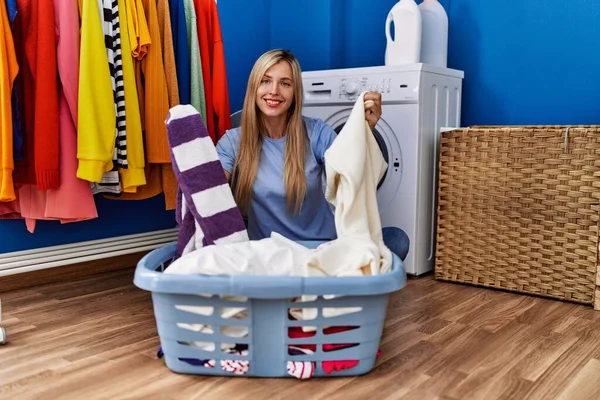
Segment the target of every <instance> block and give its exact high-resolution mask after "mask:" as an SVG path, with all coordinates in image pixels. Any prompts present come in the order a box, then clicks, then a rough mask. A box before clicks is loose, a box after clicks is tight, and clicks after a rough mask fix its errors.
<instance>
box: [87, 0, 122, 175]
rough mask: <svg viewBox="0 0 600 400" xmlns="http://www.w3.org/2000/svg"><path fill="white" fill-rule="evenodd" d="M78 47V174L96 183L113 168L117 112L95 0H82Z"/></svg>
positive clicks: (98, 11)
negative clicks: (79, 43) (79, 49)
mask: <svg viewBox="0 0 600 400" xmlns="http://www.w3.org/2000/svg"><path fill="white" fill-rule="evenodd" d="M80 48H81V51H80V54H81V55H80V60H79V94H78V103H79V119H78V127H77V158H78V159H79V166H78V168H77V177H78V178H80V179H83V180H86V181H89V182H98V183H99V182H101V181H102V175H103V174H104V172H106V171H110V170H111V169H112V168H113V163H112V159H113V153H114V150H115V127H116V115H115V103H114V101H115V100H114V95H113V90H112V81H111V76H110V69H109V67H108V57H107V55H106V47H105V44H104V33H103V31H102V21H101V20H100V10H99V9H98V2H97V0H82V2H81V45H80ZM128 142H129V138H128ZM127 147H128V150H129V143H128V146H127Z"/></svg>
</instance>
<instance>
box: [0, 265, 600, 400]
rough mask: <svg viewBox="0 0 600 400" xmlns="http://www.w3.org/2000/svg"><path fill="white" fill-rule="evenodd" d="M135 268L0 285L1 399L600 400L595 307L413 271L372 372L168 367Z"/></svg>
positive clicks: (599, 326) (394, 304)
mask: <svg viewBox="0 0 600 400" xmlns="http://www.w3.org/2000/svg"><path fill="white" fill-rule="evenodd" d="M132 279H133V270H123V271H114V272H108V273H105V274H101V275H97V276H92V277H88V278H84V279H80V280H75V281H69V282H64V283H52V284H48V285H44V286H38V287H34V288H29V289H23V290H17V291H11V292H6V293H2V294H0V300H1V301H2V310H3V314H4V315H3V317H4V321H3V322H2V325H3V326H4V327H5V328H6V330H7V333H8V339H9V344H8V345H5V346H0V399H36V400H39V399H52V400H55V399H144V400H148V399H227V400H233V399H269V400H276V399H286V400H289V399H311V400H312V399H328V400H329V399H365V398H366V399H371V398H372V399H419V400H422V399H446V400H448V399H454V400H458V399H486V400H488V399H489V400H491V399H540V400H549V399H569V400H578V399H600V379H599V378H600V312H597V311H593V310H592V309H591V308H588V307H586V306H580V305H576V304H570V303H562V302H559V301H555V300H547V299H542V298H537V297H529V296H523V295H517V294H510V293H505V292H500V291H493V290H487V289H482V288H476V287H470V286H464V285H458V284H453V283H446V282H439V281H435V280H434V279H433V278H432V277H431V276H428V277H423V278H419V279H410V280H409V283H408V285H407V287H406V288H404V289H403V290H401V291H400V292H399V293H397V294H395V295H393V296H392V297H391V299H390V302H389V310H388V319H387V323H386V327H385V331H384V336H383V338H382V343H381V351H382V356H381V357H380V358H379V360H378V363H377V365H376V367H375V369H374V370H373V371H372V372H371V373H369V374H368V375H365V376H362V377H353V378H328V379H311V380H307V381H299V380H296V379H293V378H290V379H248V378H209V377H200V376H186V375H178V374H175V373H172V372H171V371H170V370H168V369H167V368H166V366H165V365H164V363H163V361H162V360H157V359H156V355H155V353H156V349H157V346H158V344H159V342H158V337H157V334H156V327H155V322H154V316H153V310H152V303H151V299H150V295H149V294H148V293H147V292H145V291H142V290H140V289H138V288H136V287H135V286H133V284H132Z"/></svg>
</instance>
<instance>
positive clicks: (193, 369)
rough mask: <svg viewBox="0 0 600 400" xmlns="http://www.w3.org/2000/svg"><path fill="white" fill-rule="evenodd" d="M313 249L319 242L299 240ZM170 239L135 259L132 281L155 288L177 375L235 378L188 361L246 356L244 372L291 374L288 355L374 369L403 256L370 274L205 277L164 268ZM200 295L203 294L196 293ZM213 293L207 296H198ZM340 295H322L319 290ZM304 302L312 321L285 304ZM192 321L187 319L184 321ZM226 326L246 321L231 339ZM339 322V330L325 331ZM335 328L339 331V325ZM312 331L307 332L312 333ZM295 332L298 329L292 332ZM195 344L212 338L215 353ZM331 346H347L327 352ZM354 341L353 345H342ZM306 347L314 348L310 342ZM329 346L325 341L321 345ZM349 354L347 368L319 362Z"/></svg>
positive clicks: (318, 369)
mask: <svg viewBox="0 0 600 400" xmlns="http://www.w3.org/2000/svg"><path fill="white" fill-rule="evenodd" d="M299 243H300V244H302V245H304V246H306V247H308V248H315V247H317V246H318V245H319V244H321V243H323V242H299ZM174 255H175V243H172V244H169V245H166V246H164V247H162V248H160V249H156V250H154V251H152V252H150V253H148V254H147V255H146V256H144V258H142V259H141V260H140V262H139V263H138V265H137V268H136V271H135V278H134V284H135V285H136V286H137V287H139V288H141V289H144V290H147V291H150V292H152V302H153V305H154V314H155V318H156V323H157V327H158V334H159V337H160V343H161V346H162V350H163V352H164V356H165V362H166V365H167V367H168V368H169V369H171V370H172V371H174V372H177V373H185V374H200V375H223V376H237V375H234V374H233V373H231V372H227V371H225V370H223V369H221V368H209V367H205V366H198V365H192V364H190V363H189V362H186V361H184V360H185V359H188V360H189V359H193V360H215V361H216V364H217V365H218V363H220V362H221V360H247V361H248V362H249V369H248V371H247V373H246V374H245V376H253V377H290V375H289V374H288V373H287V364H288V361H312V362H313V363H314V364H313V365H314V367H315V372H314V376H352V375H362V374H365V373H367V372H369V371H370V370H371V369H373V366H374V365H375V361H376V357H377V352H378V349H379V342H380V339H381V334H382V331H383V326H384V322H385V317H386V307H387V302H388V295H389V294H390V293H392V292H394V291H397V290H399V289H401V288H402V287H403V286H404V285H405V283H406V274H405V270H404V265H403V264H402V261H400V259H399V258H398V257H397V256H395V255H394V259H393V267H392V270H391V272H390V273H387V274H382V275H377V276H372V277H322V278H321V277H318V278H317V277H315V278H304V277H296V276H256V275H254V276H207V275H175V274H173V275H171V274H164V273H162V271H163V270H164V269H165V268H166V267H167V266H168V264H169V262H171V261H172V260H173V257H174ZM201 294H202V295H201ZM207 294H208V295H212V297H207V296H203V295H207ZM220 295H234V296H241V297H246V298H247V300H246V301H242V302H238V301H227V300H223V299H222V298H221V297H220ZM302 295H318V296H319V297H318V298H317V300H316V301H311V302H297V301H296V302H295V301H293V299H294V298H298V297H300V296H302ZM327 295H339V296H342V297H335V298H332V299H326V298H324V297H323V296H326V297H327ZM190 306H204V307H207V306H208V307H213V310H214V312H213V313H212V315H209V316H207V315H198V314H195V313H192V312H188V311H185V309H186V307H188V310H189V307H190ZM225 307H242V308H246V311H247V318H246V319H242V320H239V319H227V318H222V314H221V311H222V309H223V308H225ZM302 307H309V308H312V309H315V308H316V309H318V310H319V312H318V316H317V318H316V319H313V320H295V319H293V318H292V317H290V314H289V312H288V311H289V309H292V308H302ZM328 307H336V308H337V307H342V308H346V307H353V308H354V310H353V311H356V310H357V309H359V308H360V311H358V312H354V313H351V314H345V315H340V316H336V317H330V318H326V317H323V314H322V310H323V308H328ZM183 324H203V325H210V326H212V327H213V333H212V334H207V333H201V332H197V331H193V330H189V329H185V328H184V327H182V326H185V325H183ZM188 326H189V325H188ZM225 326H244V327H248V331H249V332H248V335H247V336H246V337H243V338H233V337H230V336H226V335H224V334H223V333H222V332H221V329H220V328H222V327H225ZM306 326H311V327H316V332H314V336H312V337H304V338H292V337H290V335H289V333H290V332H291V331H292V330H295V331H296V332H297V331H298V330H299V329H301V328H299V327H306ZM336 327H343V328H342V329H341V330H344V331H343V332H339V333H334V334H330V333H331V332H332V330H333V331H335V328H336ZM339 330H340V329H338V331H339ZM311 334H312V333H311ZM292 336H297V335H292ZM193 342H209V343H214V350H213V351H205V350H204V349H202V348H200V347H195V346H193V345H190V343H193ZM222 343H231V344H242V345H247V350H248V351H247V355H244V356H241V355H233V354H227V353H225V352H223V351H222V350H221V344H222ZM332 344H333V345H335V344H344V346H343V347H344V348H342V349H335V350H334V351H331V348H332V346H331V345H332ZM348 344H351V345H352V346H351V347H349V346H346V345H348ZM308 345H311V346H308ZM324 345H326V346H324ZM289 346H292V347H296V346H299V347H302V346H304V347H305V348H307V347H310V348H312V349H313V350H314V353H313V354H304V355H290V354H293V352H290V351H289V349H290V347H289ZM340 360H353V361H355V362H356V361H357V362H358V364H357V365H356V366H354V367H353V368H351V369H347V370H342V371H333V372H331V371H328V372H329V373H327V372H326V370H324V369H323V365H324V364H323V363H324V362H325V363H326V362H331V361H340Z"/></svg>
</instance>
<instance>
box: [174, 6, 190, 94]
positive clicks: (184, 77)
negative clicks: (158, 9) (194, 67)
mask: <svg viewBox="0 0 600 400" xmlns="http://www.w3.org/2000/svg"><path fill="white" fill-rule="evenodd" d="M169 11H170V13H171V35H172V36H173V46H174V47H173V48H174V50H175V60H176V61H175V67H176V68H177V83H178V86H179V102H180V103H181V104H190V101H191V93H190V91H191V86H190V74H191V71H190V53H189V47H188V39H187V27H186V24H185V7H184V6H183V0H169Z"/></svg>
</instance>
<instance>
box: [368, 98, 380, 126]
mask: <svg viewBox="0 0 600 400" xmlns="http://www.w3.org/2000/svg"><path fill="white" fill-rule="evenodd" d="M364 100H365V120H366V121H367V123H368V124H369V128H371V130H373V129H375V125H377V122H378V121H379V118H381V94H380V93H378V92H367V93H365V96H364ZM369 100H370V101H369Z"/></svg>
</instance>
